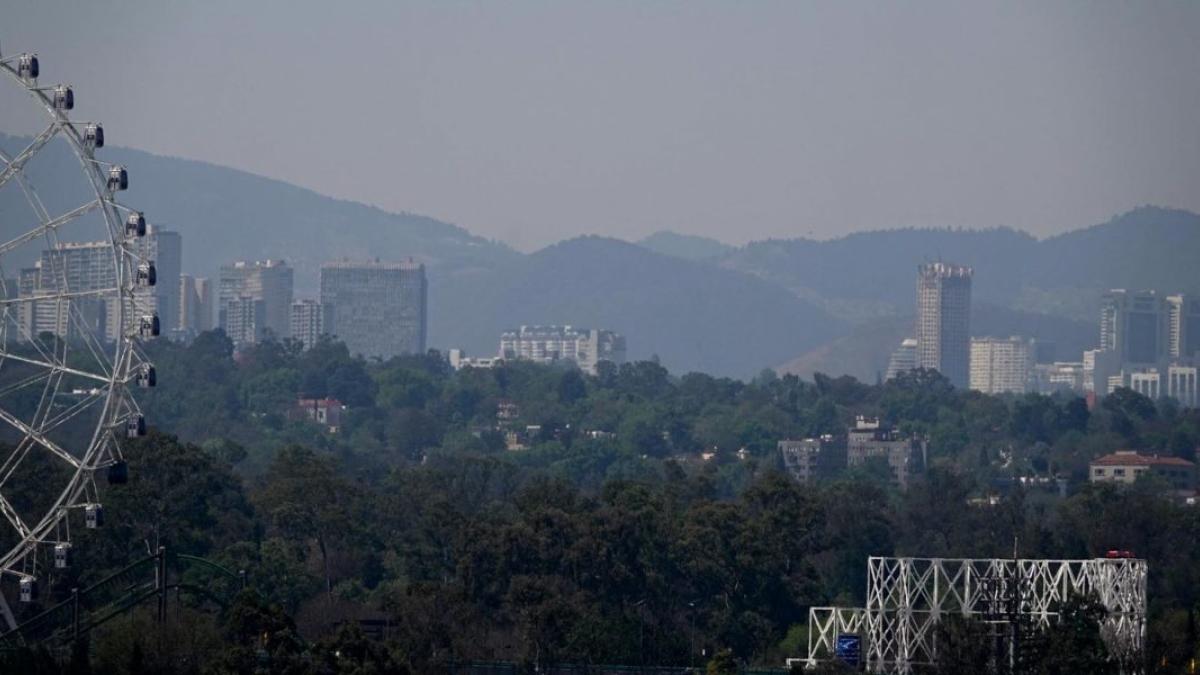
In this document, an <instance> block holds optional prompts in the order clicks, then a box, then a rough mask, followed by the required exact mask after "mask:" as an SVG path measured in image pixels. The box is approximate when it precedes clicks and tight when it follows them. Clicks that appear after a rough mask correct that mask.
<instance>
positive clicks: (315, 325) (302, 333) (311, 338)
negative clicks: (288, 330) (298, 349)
mask: <svg viewBox="0 0 1200 675" xmlns="http://www.w3.org/2000/svg"><path fill="white" fill-rule="evenodd" d="M332 327H333V306H332V305H328V304H325V303H321V302H317V301H316V300H297V301H295V302H293V303H292V338H294V339H296V340H299V341H300V344H302V345H304V348H305V349H308V348H310V347H312V346H313V345H315V344H316V343H317V341H318V340H320V339H321V336H322V335H329V333H330V329H331V328H332Z"/></svg>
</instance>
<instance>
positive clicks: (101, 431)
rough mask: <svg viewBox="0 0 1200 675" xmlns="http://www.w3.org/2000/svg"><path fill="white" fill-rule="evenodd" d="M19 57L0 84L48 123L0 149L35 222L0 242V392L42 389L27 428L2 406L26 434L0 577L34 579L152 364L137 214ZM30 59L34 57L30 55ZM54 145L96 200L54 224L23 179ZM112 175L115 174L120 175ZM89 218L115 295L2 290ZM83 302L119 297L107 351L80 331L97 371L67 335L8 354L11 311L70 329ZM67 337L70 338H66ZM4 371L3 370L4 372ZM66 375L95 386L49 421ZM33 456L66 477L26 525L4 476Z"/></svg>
mask: <svg viewBox="0 0 1200 675" xmlns="http://www.w3.org/2000/svg"><path fill="white" fill-rule="evenodd" d="M26 56H28V55H26V54H16V55H13V56H7V57H5V56H3V55H2V54H0V73H2V74H0V80H7V81H10V82H13V83H16V84H17V85H18V86H20V87H21V88H23V89H25V90H26V92H27V93H28V94H29V95H30V96H31V97H32V98H33V99H34V100H35V102H36V103H37V104H38V105H40V106H41V108H42V109H43V110H44V112H45V113H46V114H47V115H48V116H49V119H50V121H49V124H48V126H47V127H46V129H45V130H44V131H42V132H41V133H40V134H38V136H36V137H35V138H34V140H33V142H32V143H30V145H29V146H28V147H26V148H25V149H24V150H22V151H21V152H20V153H19V154H17V155H14V156H12V157H10V156H8V155H7V154H6V153H5V152H3V151H0V189H2V188H3V187H4V186H5V185H6V184H7V183H9V182H10V181H17V183H18V184H19V186H20V189H21V191H22V192H23V193H24V195H25V198H26V201H27V202H28V204H29V206H30V208H31V209H32V211H33V213H34V214H35V216H36V218H37V221H38V223H37V225H36V226H34V227H33V228H32V229H30V230H28V231H25V232H23V233H21V234H18V235H17V236H16V237H14V238H12V239H10V240H8V241H5V242H0V394H3V393H5V392H9V391H15V390H16V389H19V388H21V387H24V386H36V385H38V384H39V383H41V384H42V386H43V390H42V399H41V401H40V402H39V404H38V409H37V412H36V413H35V414H34V416H33V419H31V420H23V419H20V418H19V417H18V416H17V415H15V414H12V413H9V412H7V411H5V410H4V409H3V407H2V405H0V425H4V426H8V427H12V428H14V429H16V431H17V432H19V434H20V435H23V436H24V439H23V440H22V441H21V442H20V443H18V444H17V445H16V446H15V447H14V448H13V449H12V451H11V452H10V453H6V455H0V515H2V516H3V519H2V520H0V528H2V527H5V526H10V527H12V528H13V529H14V530H15V531H16V534H17V538H18V539H19V542H18V543H16V544H15V545H14V546H13V547H12V548H11V549H10V550H8V551H4V550H2V549H0V579H3V578H4V577H9V576H13V577H17V578H20V579H29V578H35V577H36V575H37V574H38V571H39V569H40V567H45V566H40V565H39V552H40V551H41V550H43V549H47V548H48V547H50V546H55V545H58V544H69V539H70V520H69V518H68V516H69V515H70V513H71V512H72V511H78V510H81V509H84V508H86V507H88V506H92V505H93V504H96V503H97V502H98V498H99V495H98V491H97V487H96V482H95V472H96V471H97V470H99V469H104V468H106V467H109V466H112V465H113V464H115V463H116V462H119V461H122V460H121V450H120V444H119V439H121V438H123V437H124V436H125V435H126V433H125V431H126V429H128V428H129V425H130V422H131V421H136V422H139V423H140V421H141V411H140V409H139V408H138V406H137V402H136V401H135V399H134V397H133V396H132V393H131V391H130V384H131V383H133V382H134V381H135V379H136V378H137V377H138V376H139V374H142V373H144V372H146V370H147V369H150V368H151V365H150V362H149V361H148V359H146V358H145V355H144V354H143V353H142V352H141V350H140V349H139V348H138V344H139V336H140V335H141V332H142V326H140V325H139V323H138V316H139V314H140V311H139V309H140V307H139V305H140V300H139V295H138V293H137V290H138V283H137V273H138V269H139V268H138V265H139V263H140V262H142V261H141V258H140V257H139V255H138V253H137V251H136V250H135V249H134V247H133V246H132V245H131V239H130V236H129V235H128V233H127V230H126V228H125V217H124V216H127V215H136V216H137V217H138V218H141V214H140V212H136V211H133V210H132V209H130V208H129V207H126V206H124V205H122V204H120V203H119V202H118V201H117V199H116V196H115V193H116V192H117V191H118V190H120V189H124V186H119V187H118V186H115V185H114V184H113V183H112V182H111V181H109V180H108V179H107V176H106V171H109V170H112V169H113V167H114V166H115V165H112V164H108V163H105V162H102V161H100V160H97V159H96V157H95V147H94V146H93V144H92V143H91V142H90V141H89V140H88V139H85V137H84V135H83V134H82V133H81V132H80V127H82V126H84V125H85V124H86V123H81V122H72V121H71V120H70V119H69V117H68V115H67V110H64V109H63V106H60V105H56V101H55V99H54V93H55V88H56V87H55V86H48V87H47V86H39V84H38V81H37V78H36V77H29V76H28V74H27V73H26V74H23V73H21V72H20V70H19V68H17V67H14V64H17V63H19V61H20V59H21V58H22V57H26ZM32 56H34V58H36V55H32ZM48 92H49V94H48ZM72 96H73V93H72ZM70 107H73V105H72V106H67V109H69V108H70ZM102 133H103V132H102V131H101V134H102ZM55 137H61V138H62V139H64V140H65V141H66V142H67V144H68V145H69V146H70V148H71V150H72V152H73V153H74V155H75V157H76V158H77V159H78V161H79V164H80V167H81V169H82V172H83V175H84V177H85V179H86V180H87V183H88V185H89V187H90V188H91V193H92V196H93V197H94V199H92V200H91V201H89V202H87V203H85V204H83V205H82V206H79V207H77V208H75V209H72V210H70V211H68V212H66V213H64V214H62V215H60V216H56V217H52V216H51V215H50V214H49V213H47V211H46V209H45V207H44V206H43V204H42V202H41V200H40V198H38V196H37V193H36V191H35V190H34V188H33V185H32V184H31V183H30V181H29V180H28V177H27V176H25V174H24V167H25V165H26V164H27V162H28V161H29V160H30V159H32V158H33V157H35V156H36V155H37V153H38V152H39V151H40V150H42V149H43V148H44V147H45V146H46V145H47V144H48V143H49V142H50V141H51V140H53V139H54V138H55ZM116 168H117V169H120V170H121V171H122V173H123V171H124V168H123V167H116ZM92 211H98V212H99V213H100V214H101V215H102V217H103V221H104V226H105V228H106V229H107V236H106V237H105V238H104V239H103V240H102V241H104V242H105V243H106V244H108V249H109V253H110V255H111V265H112V271H113V278H114V279H115V280H116V286H115V287H114V288H103V289H89V290H80V291H76V292H72V291H71V289H70V288H69V287H67V284H66V283H65V282H64V283H62V284H60V285H58V286H57V288H56V289H55V292H54V293H52V294H49V295H38V296H37V297H36V298H35V299H29V298H20V297H17V296H16V294H15V293H13V292H10V291H11V289H7V288H5V287H4V286H5V285H6V281H5V279H4V278H3V277H4V274H3V272H4V269H3V264H4V258H5V254H6V253H9V252H10V251H14V250H19V249H20V248H21V247H22V246H23V245H25V244H27V243H30V242H35V245H36V241H37V240H39V239H43V238H44V239H45V240H46V241H47V242H48V243H51V244H52V245H53V244H57V236H56V235H57V232H58V230H59V228H61V227H63V226H65V225H68V224H69V223H70V222H71V221H73V220H75V219H77V218H79V217H81V216H83V215H85V214H87V213H90V212H92ZM18 231H19V230H18ZM105 259H106V260H107V259H108V256H105ZM105 264H106V265H107V264H109V263H107V262H106V263H105ZM88 295H91V296H96V297H103V296H107V297H111V298H117V299H118V300H117V301H116V302H111V303H109V307H110V311H113V312H115V313H116V316H115V319H110V320H109V321H108V323H109V324H110V325H113V326H116V327H117V331H116V333H117V334H116V336H115V339H113V340H112V342H111V343H110V344H107V345H106V344H101V343H100V341H99V340H97V339H96V336H95V335H92V334H91V333H90V332H89V331H87V330H84V331H82V333H83V342H84V345H83V346H84V348H86V349H87V350H88V351H89V352H90V355H91V356H92V357H93V358H94V359H95V363H96V364H97V367H96V370H97V371H98V372H92V371H90V370H84V369H80V368H75V367H72V366H70V365H68V362H67V351H68V343H70V340H69V339H67V338H68V335H63V336H62V337H63V339H62V340H59V341H56V345H55V347H54V349H53V353H49V354H48V353H46V350H45V349H43V348H42V347H40V346H39V347H37V351H38V357H37V358H31V357H29V356H25V355H21V354H13V353H11V351H12V350H11V346H12V345H13V344H14V341H15V339H17V337H19V336H16V337H15V336H13V335H12V334H11V332H13V331H12V326H13V325H15V323H16V322H15V321H13V308H15V307H16V306H18V305H19V304H21V303H22V302H31V301H34V300H36V301H47V302H57V303H58V307H60V308H61V307H63V306H64V305H65V306H66V307H67V308H68V309H67V313H68V316H67V317H66V322H67V326H68V327H69V326H70V325H71V321H72V317H71V316H70V311H71V309H72V308H74V309H75V311H76V312H78V309H77V305H76V304H75V303H74V302H72V300H74V299H75V298H79V297H83V296H88ZM63 301H66V302H65V303H64V302H63ZM60 311H61V309H60ZM75 318H78V317H75ZM145 318H146V317H144V316H143V317H142V320H143V321H144V319H145ZM18 332H19V330H18ZM65 332H66V333H68V334H69V331H65ZM25 338H26V339H27V340H29V341H30V342H31V343H32V344H34V345H35V346H36V345H38V341H37V339H36V336H32V335H27V336H25ZM58 342H61V349H62V351H61V354H60V353H59V351H58ZM10 361H11V362H14V363H23V364H26V365H33V366H36V367H39V368H40V369H41V370H39V371H37V373H36V374H35V375H34V376H32V377H29V378H26V380H24V381H16V382H6V381H5V377H4V371H5V368H4V366H5V364H6V363H7V362H10ZM9 370H10V371H11V369H9ZM66 375H70V376H73V377H75V378H83V379H90V380H92V381H93V382H94V386H93V387H92V388H91V389H89V390H86V391H83V392H78V391H76V392H71V394H72V400H73V398H79V400H78V402H76V403H74V404H72V405H70V406H67V407H66V409H65V410H63V411H61V412H56V413H55V414H53V415H52V414H51V412H52V411H53V409H54V407H55V405H54V399H55V397H56V396H63V397H64V398H66V396H65V394H66V393H65V392H60V391H59V385H60V384H61V383H62V379H63V377H64V376H66ZM43 380H44V382H43ZM97 409H98V410H99V412H98V414H97V413H96V412H95V411H96V410H97ZM89 410H90V411H93V412H92V413H91V414H94V415H96V417H95V419H96V426H95V429H94V430H93V431H92V433H91V440H90V441H89V443H88V446H87V447H86V448H83V449H76V450H77V451H76V452H71V451H70V450H68V449H66V448H61V447H59V446H58V445H57V444H56V443H55V442H54V441H53V440H51V439H50V438H48V437H47V434H48V433H49V431H51V430H52V429H54V428H56V427H58V426H60V425H62V424H64V423H65V422H67V421H69V420H71V419H73V418H74V417H76V416H78V415H81V414H83V413H84V412H85V411H89ZM143 428H144V425H143ZM79 450H82V451H79ZM31 451H32V452H49V453H50V455H51V456H52V457H53V458H54V459H56V460H57V461H59V462H62V463H65V464H66V465H68V466H69V467H70V470H71V471H73V473H72V476H71V478H70V480H69V481H67V482H66V486H65V487H64V488H63V489H62V490H61V492H60V493H59V494H58V496H57V498H56V499H55V501H54V503H53V505H52V506H51V507H50V508H49V509H48V510H47V512H46V513H45V514H44V515H42V516H41V518H40V519H39V520H38V521H37V522H36V523H31V524H27V523H25V522H24V521H22V519H21V517H20V515H19V514H18V513H17V512H16V511H15V509H13V508H12V505H11V504H10V503H9V501H8V499H7V498H6V497H5V496H4V484H5V483H6V482H7V481H8V480H9V479H10V478H12V475H13V472H14V471H15V470H16V468H17V467H18V466H19V464H20V463H21V461H22V460H23V459H24V458H25V457H26V456H27V455H28V454H29V453H30V452H31ZM55 487H57V486H55ZM0 618H3V620H4V622H5V623H6V624H7V626H8V629H12V628H15V626H16V623H15V620H14V617H13V614H12V612H11V610H10V608H9V606H8V603H7V600H6V599H5V597H4V594H3V593H0Z"/></svg>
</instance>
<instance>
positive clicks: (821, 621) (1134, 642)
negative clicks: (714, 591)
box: [805, 557, 1146, 675]
mask: <svg viewBox="0 0 1200 675" xmlns="http://www.w3.org/2000/svg"><path fill="white" fill-rule="evenodd" d="M1079 596H1086V597H1093V598H1095V599H1096V600H1098V601H1099V602H1100V603H1101V604H1103V605H1104V607H1105V609H1107V611H1108V614H1107V616H1106V617H1105V619H1104V621H1103V623H1102V625H1101V627H1100V630H1101V636H1102V638H1103V639H1104V642H1105V644H1106V645H1107V646H1108V649H1109V652H1110V653H1111V654H1113V656H1114V657H1115V658H1117V659H1118V660H1120V661H1122V662H1132V661H1133V660H1134V657H1135V656H1136V655H1137V654H1138V653H1140V652H1141V650H1142V648H1143V646H1144V643H1145V639H1146V562H1145V561H1144V560H1136V559H1131V558H1117V559H1110V558H1096V559H1090V560H1028V559H1005V558H992V559H948V558H882V557H872V558H870V559H869V561H868V564H867V606H866V607H865V608H843V607H813V608H812V609H810V610H809V636H808V658H807V659H806V660H805V661H806V663H807V664H808V665H809V666H815V665H816V664H817V663H818V662H820V661H822V660H827V659H830V658H832V656H833V654H834V645H835V644H836V641H837V638H838V636H840V635H844V634H849V633H854V634H858V635H860V636H861V638H862V649H863V653H864V655H865V665H866V668H867V670H868V671H869V672H879V673H897V674H900V675H907V674H908V673H912V672H913V671H914V668H919V667H920V666H925V665H931V664H934V663H936V662H937V657H938V630H937V629H938V624H939V623H940V622H941V620H942V618H943V617H945V616H951V615H958V616H962V617H964V618H967V619H972V620H976V621H980V622H983V623H986V624H992V625H993V626H994V627H996V628H997V629H998V630H997V631H996V633H997V634H999V635H1004V634H1007V630H1006V629H1008V628H1011V627H1013V626H1014V622H1023V623H1027V624H1029V625H1033V626H1048V625H1051V624H1052V623H1053V622H1054V621H1056V620H1057V618H1058V613H1057V609H1058V607H1059V606H1060V605H1061V604H1062V603H1065V602H1066V601H1067V600H1069V599H1070V598H1072V597H1079Z"/></svg>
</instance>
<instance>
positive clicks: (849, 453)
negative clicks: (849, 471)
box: [846, 416, 927, 488]
mask: <svg viewBox="0 0 1200 675" xmlns="http://www.w3.org/2000/svg"><path fill="white" fill-rule="evenodd" d="M926 454H927V449H926V444H925V441H924V440H923V439H918V438H913V437H909V436H905V435H904V434H901V433H900V432H899V431H898V430H896V429H895V428H891V427H885V426H883V425H882V424H880V422H879V420H877V419H867V418H865V417H862V416H859V417H858V419H856V420H855V423H854V426H853V427H852V428H850V429H849V431H848V432H847V434H846V466H847V467H850V468H854V467H860V466H864V465H866V464H867V463H868V462H870V461H872V460H883V461H886V462H887V465H888V469H889V470H890V471H891V474H892V482H893V483H895V484H896V485H898V486H900V487H901V488H907V487H908V484H909V482H910V480H911V479H912V477H913V476H915V475H917V474H920V473H924V472H925V465H926Z"/></svg>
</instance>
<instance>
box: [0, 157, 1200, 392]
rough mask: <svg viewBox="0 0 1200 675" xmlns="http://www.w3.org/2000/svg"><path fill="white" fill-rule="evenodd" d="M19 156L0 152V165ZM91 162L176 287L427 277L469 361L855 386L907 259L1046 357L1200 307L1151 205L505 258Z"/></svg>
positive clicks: (1165, 221)
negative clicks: (1136, 315) (1043, 349)
mask: <svg viewBox="0 0 1200 675" xmlns="http://www.w3.org/2000/svg"><path fill="white" fill-rule="evenodd" d="M27 143H28V139H23V138H19V137H13V136H4V135H3V134H0V148H2V149H4V150H5V151H7V152H9V153H12V152H14V151H15V150H19V148H20V147H23V146H24V144H27ZM100 154H101V155H102V156H103V158H104V159H105V160H106V161H111V162H117V163H121V164H123V165H125V166H127V167H128V169H129V173H130V181H131V187H130V190H129V191H128V193H124V194H122V195H121V199H122V201H124V202H128V203H129V204H131V205H136V207H137V208H139V209H142V210H144V211H145V212H146V215H147V218H148V219H149V220H150V221H151V222H154V223H158V224H163V225H166V226H167V227H170V228H171V229H174V230H177V231H179V232H180V233H181V234H182V236H183V241H184V271H185V272H187V273H191V274H195V275H198V276H205V275H207V276H215V275H216V273H217V269H218V267H219V266H220V265H221V264H222V263H225V262H229V261H232V260H236V259H256V258H283V259H286V260H288V261H289V263H291V264H292V265H293V266H294V267H295V268H296V291H297V295H299V296H312V295H315V293H316V290H317V273H318V269H319V266H320V263H321V262H324V261H327V260H332V259H337V258H342V257H349V258H355V259H365V258H375V257H379V258H382V259H390V260H397V259H403V258H408V257H412V258H415V259H418V260H421V261H423V262H425V263H426V265H427V269H428V277H429V286H430V311H429V317H430V333H429V335H430V345H431V346H434V347H437V348H442V349H444V348H449V347H462V348H465V349H466V350H467V351H468V352H469V353H472V354H478V355H483V354H490V353H492V352H494V351H495V348H496V344H497V340H498V334H499V332H500V331H501V330H503V329H505V328H509V327H513V326H516V325H519V324H522V323H570V324H574V325H579V326H588V327H603V328H611V329H613V330H617V331H619V332H621V333H623V334H625V335H626V338H627V341H628V345H629V355H630V357H631V358H648V357H650V356H652V355H657V356H658V357H659V359H660V360H661V361H662V363H663V364H664V365H665V366H667V367H668V368H670V369H671V370H672V371H674V372H685V371H688V370H703V371H706V372H711V373H714V374H718V375H729V376H736V377H747V376H751V375H753V374H755V373H757V372H758V371H759V370H761V369H762V368H764V367H780V369H781V370H786V371H794V372H800V373H805V374H807V373H811V372H813V371H816V370H820V371H823V372H829V373H832V374H840V373H850V374H854V375H855V376H857V377H860V378H862V379H870V378H873V377H874V374H875V373H876V372H877V371H879V370H881V369H882V367H883V366H884V365H886V358H887V354H888V353H890V351H891V350H892V348H894V347H895V345H896V344H897V343H898V342H899V339H900V338H902V337H904V336H905V335H908V334H909V333H910V329H909V328H910V326H911V317H910V315H911V314H912V311H913V304H914V303H913V296H914V292H915V270H916V266H917V265H918V264H919V263H921V262H923V261H929V260H935V259H939V258H940V259H943V260H949V261H954V262H959V263H963V264H968V265H972V266H974V267H975V280H974V290H975V298H976V299H977V303H976V309H975V312H974V316H973V332H975V333H977V334H992V335H1009V334H1022V335H1028V336H1031V337H1036V338H1038V339H1040V340H1043V341H1049V342H1054V343H1055V344H1056V345H1057V346H1058V352H1059V357H1060V358H1077V356H1075V355H1077V353H1078V351H1079V350H1081V349H1083V348H1086V347H1090V346H1091V343H1092V342H1094V340H1093V339H1092V338H1093V337H1094V336H1095V335H1096V333H1097V332H1098V331H1097V329H1096V326H1095V323H1096V320H1095V317H1096V316H1097V313H1096V308H1097V306H1098V301H1099V296H1100V293H1101V292H1102V291H1103V290H1104V289H1106V288H1112V287H1130V288H1143V287H1149V288H1158V289H1161V290H1163V291H1196V290H1200V267H1197V266H1196V265H1195V264H1194V258H1195V255H1196V252H1197V251H1200V216H1198V215H1197V214H1194V213H1190V212H1187V211H1180V210H1173V209H1164V208H1158V207H1140V208H1137V209H1134V210H1132V211H1130V212H1128V213H1125V214H1122V215H1120V216H1117V217H1115V218H1114V219H1112V220H1111V221H1109V222H1107V223H1103V224H1100V225H1095V226H1092V227H1088V228H1083V229H1080V230H1075V231H1072V232H1068V233H1066V234H1063V235H1059V236H1056V237H1050V238H1047V239H1041V240H1039V239H1037V238H1035V237H1033V236H1031V235H1029V234H1026V233H1023V232H1020V231H1017V230H1013V229H1008V228H993V229H986V230H963V229H958V230H952V229H936V228H930V229H897V230H886V231H876V232H861V233H854V234H850V235H847V236H845V237H841V238H838V239H833V240H826V241H815V240H810V239H787V240H780V239H773V240H767V241H760V242H752V243H750V244H748V245H746V246H742V247H732V246H728V245H726V244H723V243H721V242H718V241H715V240H712V239H706V238H703V237H695V236H692V235H680V234H676V233H671V232H660V233H656V234H655V235H652V236H650V237H647V238H646V239H644V240H642V241H640V242H638V243H636V244H634V243H628V242H624V241H620V240H616V239H609V238H603V237H582V238H577V239H572V240H569V241H564V242H560V243H558V244H555V245H553V246H549V247H547V248H545V249H542V250H540V251H536V252H534V253H531V254H523V253H520V252H518V251H515V250H513V249H512V248H510V247H508V246H506V245H505V244H503V243H501V242H496V241H492V240H488V239H485V238H482V237H478V236H475V235H473V234H471V233H470V232H469V231H467V230H466V229H463V228H462V227H459V226H456V225H453V224H450V223H446V222H443V221H439V220H437V219H434V218H429V217H425V216H420V215H415V214H408V213H388V212H385V211H382V210H380V209H377V208H374V207H371V206H367V205H364V204H360V203H356V202H351V201H345V200H338V199H333V198H330V197H326V196H323V195H320V194H318V193H316V192H313V191H311V190H307V189H304V188H300V187H297V186H294V185H290V184H287V183H284V182H281V181H277V180H273V179H270V178H265V177H262V176H257V175H253V174H249V173H246V172H243V171H238V170H234V169H230V168H226V167H221V166H216V165H212V164H207V163H203V162H197V161H192V160H186V159H178V158H171V157H163V156H157V155H153V154H149V153H145V152H141V151H137V150H130V149H124V148H104V149H103V150H101V151H100ZM29 175H30V177H31V179H32V180H33V182H34V183H35V184H36V185H37V188H38V194H39V195H40V196H41V197H42V199H43V201H45V202H46V203H47V205H48V208H49V210H50V211H51V212H52V213H54V212H61V210H63V209H65V208H69V206H73V205H77V204H79V203H82V201H83V199H84V197H83V196H82V195H83V192H82V191H81V186H73V185H72V184H71V180H70V179H72V178H76V177H78V175H79V169H78V164H76V163H75V159H74V158H73V157H71V156H70V155H69V154H68V153H67V152H66V151H65V150H64V149H59V150H58V151H53V150H50V149H48V150H47V151H45V152H43V153H42V155H41V156H39V157H38V159H37V161H36V163H35V164H31V166H30V167H29ZM22 199H23V197H22V196H21V193H20V192H19V191H16V190H11V189H4V190H0V228H2V229H3V233H4V234H8V233H9V230H10V229H12V228H13V227H14V226H12V225H10V223H14V222H24V221H23V220H21V219H20V218H15V217H14V215H13V214H16V213H18V212H19V211H20V209H21V208H23V204H21V203H19V202H20V201H21V200H22ZM51 204H58V205H66V206H60V207H59V210H58V211H56V210H55V208H51V207H50V206H49V205H51ZM15 262H17V263H21V264H24V261H15ZM4 263H5V266H6V267H8V266H10V265H12V264H14V261H9V260H5V261H4ZM881 364H882V365H881Z"/></svg>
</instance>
